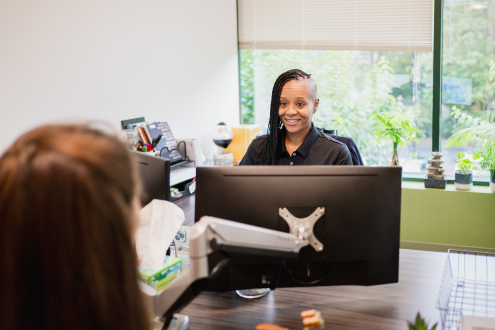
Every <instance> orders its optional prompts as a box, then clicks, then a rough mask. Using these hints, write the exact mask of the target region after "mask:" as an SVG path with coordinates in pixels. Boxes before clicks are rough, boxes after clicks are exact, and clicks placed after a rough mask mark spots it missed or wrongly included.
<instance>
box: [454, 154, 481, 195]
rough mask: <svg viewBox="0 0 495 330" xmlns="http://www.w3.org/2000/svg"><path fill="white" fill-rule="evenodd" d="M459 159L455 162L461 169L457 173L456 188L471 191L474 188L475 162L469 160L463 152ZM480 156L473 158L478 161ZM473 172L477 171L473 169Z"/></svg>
mask: <svg viewBox="0 0 495 330" xmlns="http://www.w3.org/2000/svg"><path fill="white" fill-rule="evenodd" d="M457 157H458V158H459V159H458V160H456V161H455V162H456V163H457V166H458V167H459V169H458V170H457V171H455V188H456V189H457V190H469V189H471V188H472V187H473V172H472V171H471V166H472V164H473V162H472V161H471V160H469V159H467V158H465V155H464V153H463V152H460V153H459V154H458V155H457ZM478 158H479V156H478V155H476V154H475V155H474V156H473V160H477V159H478ZM473 170H477V168H476V167H473Z"/></svg>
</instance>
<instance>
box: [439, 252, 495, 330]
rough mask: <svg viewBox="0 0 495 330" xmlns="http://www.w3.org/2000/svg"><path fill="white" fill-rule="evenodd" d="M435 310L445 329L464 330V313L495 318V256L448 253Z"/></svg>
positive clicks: (476, 253)
mask: <svg viewBox="0 0 495 330" xmlns="http://www.w3.org/2000/svg"><path fill="white" fill-rule="evenodd" d="M436 307H437V308H438V310H439V311H440V318H441V321H442V327H443V329H444V330H447V329H448V330H454V329H455V330H458V329H461V314H462V315H472V316H483V317H495V254H494V253H485V252H474V251H461V250H449V252H448V254H447V261H446V263H445V269H444V272H443V278H442V284H441V286H440V292H439V294H438V300H437V306H436Z"/></svg>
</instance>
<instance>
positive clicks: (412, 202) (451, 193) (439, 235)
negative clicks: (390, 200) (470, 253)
mask: <svg viewBox="0 0 495 330" xmlns="http://www.w3.org/2000/svg"><path fill="white" fill-rule="evenodd" d="M401 247H403V248H417V249H425V250H435V251H443V250H446V249H447V248H462V247H466V248H468V247H475V248H481V249H494V250H495V194H493V193H492V192H491V190H490V188H489V187H478V186H475V187H473V189H472V190H471V191H468V192H464V191H457V190H455V188H454V185H448V186H447V189H446V190H442V189H425V188H424V185H423V183H419V182H403V184H402V211H401Z"/></svg>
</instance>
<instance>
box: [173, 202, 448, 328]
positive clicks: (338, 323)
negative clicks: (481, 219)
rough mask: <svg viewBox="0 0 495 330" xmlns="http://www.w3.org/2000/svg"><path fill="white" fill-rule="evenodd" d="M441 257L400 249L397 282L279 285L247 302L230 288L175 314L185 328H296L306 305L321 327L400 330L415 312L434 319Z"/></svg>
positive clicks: (189, 205) (190, 208) (188, 209)
mask: <svg viewBox="0 0 495 330" xmlns="http://www.w3.org/2000/svg"><path fill="white" fill-rule="evenodd" d="M186 198H187V199H186ZM186 198H184V199H182V200H179V201H177V202H176V203H177V205H179V206H180V207H181V208H183V209H184V211H185V214H186V221H185V222H184V223H185V224H187V225H192V224H193V223H194V201H195V200H194V195H192V196H191V197H186ZM179 202H181V203H179ZM191 219H192V220H191ZM445 258H446V253H440V252H426V251H414V250H401V251H400V266H399V283H395V284H387V285H379V286H371V287H361V286H334V287H311V288H284V289H276V290H275V291H273V292H271V293H270V294H269V295H267V296H265V297H263V298H259V299H252V300H249V299H244V298H241V297H238V296H237V295H236V294H235V293H233V292H230V293H211V292H204V293H202V294H201V295H200V296H199V297H197V298H196V299H195V300H194V301H193V302H192V303H190V304H189V305H188V306H187V307H186V308H185V309H184V310H183V311H182V312H181V314H186V315H189V318H190V326H189V329H191V330H194V329H217V330H221V329H229V330H230V329H254V328H255V326H256V325H258V324H260V323H275V324H278V325H280V326H284V327H287V328H289V329H302V323H301V319H300V315H299V314H300V312H301V311H303V310H307V309H312V308H315V309H317V310H319V311H321V312H322V316H323V318H324V319H325V325H326V327H325V328H326V329H332V330H334V329H361V330H363V329H367V330H373V329H376V330H385V329H390V330H400V329H404V330H406V329H407V324H406V320H411V321H412V320H413V319H414V318H415V316H416V313H417V312H418V311H419V312H421V315H422V316H423V317H425V318H426V320H427V321H429V323H430V326H431V325H433V324H434V323H435V322H439V321H440V314H439V313H438V310H436V309H435V303H436V299H437V295H438V291H439V289H440V282H441V277H442V273H443V268H444V265H445ZM438 328H440V325H439V327H438Z"/></svg>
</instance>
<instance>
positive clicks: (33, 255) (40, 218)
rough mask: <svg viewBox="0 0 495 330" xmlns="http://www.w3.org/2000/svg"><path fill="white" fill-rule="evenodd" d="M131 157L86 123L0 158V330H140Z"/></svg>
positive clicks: (55, 129)
mask: <svg viewBox="0 0 495 330" xmlns="http://www.w3.org/2000/svg"><path fill="white" fill-rule="evenodd" d="M130 157H131V156H130V154H129V152H128V150H127V149H126V147H125V146H124V145H123V144H122V143H121V142H120V141H119V139H118V138H117V137H115V136H111V135H109V134H106V133H104V132H102V131H100V130H97V129H94V128H91V127H90V126H87V125H48V126H43V127H40V128H37V129H34V130H32V131H30V132H28V133H26V134H24V135H23V136H21V137H20V138H19V139H18V140H17V141H15V142H14V144H13V145H12V146H11V147H10V148H9V149H8V150H7V151H6V152H5V153H4V154H3V155H2V157H1V158H0V283H1V284H0V306H1V308H0V328H1V329H3V330H11V329H72V330H74V329H93V330H96V329H130V330H131V329H140V330H141V329H143V330H144V329H148V328H149V324H148V320H147V314H146V311H145V307H144V305H143V302H142V297H141V293H140V290H139V287H138V274H137V261H136V250H135V247H134V240H133V237H134V236H133V235H134V227H136V226H137V221H138V210H139V200H138V198H137V192H136V179H135V174H134V168H133V166H132V163H131V159H130Z"/></svg>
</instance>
